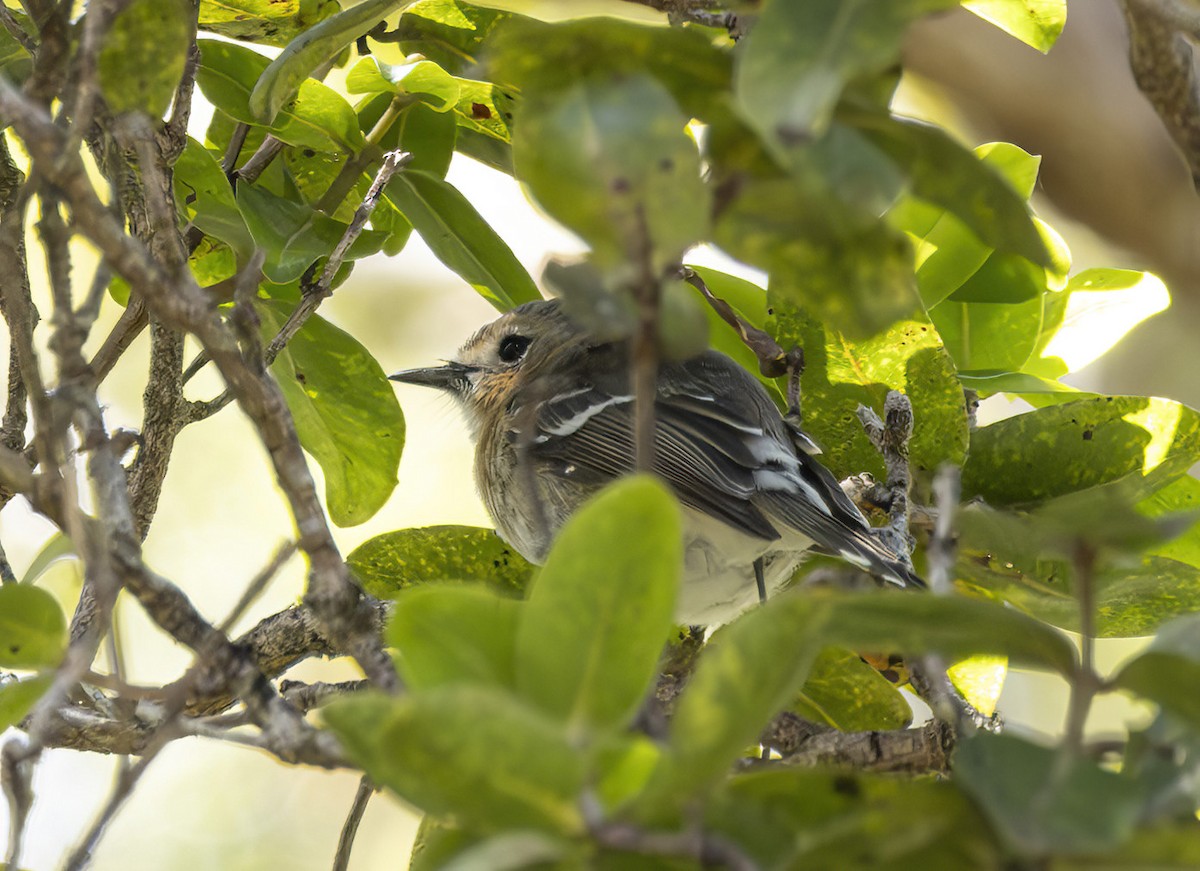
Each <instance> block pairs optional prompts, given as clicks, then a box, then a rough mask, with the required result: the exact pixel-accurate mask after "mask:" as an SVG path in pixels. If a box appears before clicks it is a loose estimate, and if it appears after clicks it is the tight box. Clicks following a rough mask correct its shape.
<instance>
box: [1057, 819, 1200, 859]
mask: <svg viewBox="0 0 1200 871" xmlns="http://www.w3.org/2000/svg"><path fill="white" fill-rule="evenodd" d="M1198 865H1200V823H1197V821H1196V819H1195V817H1193V818H1191V819H1185V820H1175V821H1173V822H1171V823H1169V824H1166V825H1157V826H1147V827H1143V828H1140V829H1138V830H1137V831H1135V832H1134V833H1133V835H1132V837H1130V839H1129V840H1128V841H1126V842H1125V843H1124V844H1122V845H1121V846H1119V847H1117V848H1115V849H1112V850H1105V851H1104V852H1103V853H1093V854H1091V855H1079V856H1056V857H1054V858H1053V859H1052V860H1051V861H1050V864H1049V866H1048V868H1049V871H1096V869H1098V868H1105V869H1111V871H1122V869H1129V871H1145V869H1149V868H1153V869H1155V871H1170V869H1175V868H1178V869H1180V871H1184V869H1192V868H1195V867H1197V866H1198Z"/></svg>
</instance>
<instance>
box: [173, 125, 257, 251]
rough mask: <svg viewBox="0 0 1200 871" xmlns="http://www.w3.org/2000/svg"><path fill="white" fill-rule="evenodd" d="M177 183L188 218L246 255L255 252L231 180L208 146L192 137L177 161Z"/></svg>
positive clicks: (178, 201) (177, 199)
mask: <svg viewBox="0 0 1200 871" xmlns="http://www.w3.org/2000/svg"><path fill="white" fill-rule="evenodd" d="M174 184H175V202H176V204H177V205H178V206H179V207H180V209H181V210H182V212H183V214H184V217H185V219H186V220H188V221H190V222H191V223H192V224H194V225H195V226H196V227H198V228H199V229H200V230H202V231H203V232H204V233H206V234H207V235H209V236H212V237H214V238H216V239H220V240H221V241H222V242H226V243H228V244H229V245H230V246H232V247H233V249H234V250H235V251H237V252H238V254H240V255H242V256H243V257H249V256H250V255H251V254H252V253H253V252H254V238H253V237H252V236H251V235H250V231H249V230H248V229H247V228H246V219H245V218H243V217H242V211H241V209H239V208H238V204H237V200H235V199H234V197H233V188H231V187H230V186H229V179H228V178H226V176H225V173H224V171H223V170H222V169H221V165H220V164H219V163H217V161H216V158H214V157H213V156H212V154H211V153H210V152H209V151H208V149H206V148H205V147H204V146H203V145H201V144H200V143H199V142H197V141H196V140H195V139H192V138H191V137H190V136H189V137H188V140H187V144H186V145H185V146H184V149H183V153H182V154H180V155H179V159H178V160H177V161H175V172H174Z"/></svg>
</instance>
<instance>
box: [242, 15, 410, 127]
mask: <svg viewBox="0 0 1200 871" xmlns="http://www.w3.org/2000/svg"><path fill="white" fill-rule="evenodd" d="M404 3H405V0H362V2H361V3H359V4H358V5H356V6H353V7H351V8H350V9H345V10H343V11H341V12H338V13H337V14H336V15H331V16H329V17H328V18H326V19H324V20H323V21H321V22H320V23H318V24H316V25H314V26H313V27H310V28H308V29H307V30H305V31H304V32H303V33H301V34H300V35H299V36H297V37H296V38H295V39H293V40H292V41H291V42H289V43H288V44H287V47H286V48H285V49H284V50H283V51H282V52H281V53H280V55H279V57H277V58H275V60H273V61H271V63H270V65H269V66H268V67H267V68H266V69H265V70H264V71H263V73H262V74H261V75H260V76H259V78H258V81H257V83H256V84H255V85H254V89H253V91H252V92H251V94H250V97H249V100H248V104H247V105H248V106H249V109H250V113H251V114H252V115H253V116H254V118H255V119H256V120H257V121H258V122H259V123H261V124H271V123H273V122H274V121H275V116H276V115H278V114H279V111H280V109H282V108H283V106H284V104H285V103H287V102H289V101H290V100H292V99H293V98H294V97H295V96H296V92H297V90H300V92H301V99H303V91H302V90H301V84H302V83H303V82H304V81H305V80H306V79H307V78H308V77H309V74H310V73H311V72H312V71H313V70H315V69H316V68H317V67H319V66H320V65H321V64H323V63H325V62H326V61H327V60H330V59H331V58H333V57H334V56H335V55H336V54H337V53H338V52H340V51H341V50H342V49H344V48H345V47H346V46H348V45H350V43H352V42H354V41H355V40H356V39H358V38H359V37H360V36H363V35H365V34H366V33H367V31H369V30H370V29H371V28H373V27H374V26H375V25H377V24H379V23H380V22H381V21H383V20H384V19H385V18H386V17H387V16H388V15H390V14H391V13H392V12H393V11H394V10H396V9H398V8H399V7H401V6H403V5H404Z"/></svg>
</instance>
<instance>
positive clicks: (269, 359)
mask: <svg viewBox="0 0 1200 871" xmlns="http://www.w3.org/2000/svg"><path fill="white" fill-rule="evenodd" d="M412 159H413V156H412V155H411V154H409V153H408V152H404V151H389V152H388V153H387V154H385V155H384V156H383V164H382V165H381V166H380V167H379V172H377V173H376V174H375V180H374V181H373V182H372V183H371V187H370V189H369V190H368V191H367V195H366V196H365V197H363V201H362V203H361V204H360V205H359V207H358V209H356V210H355V212H354V218H353V220H351V221H350V224H349V226H347V227H346V230H345V232H344V233H342V238H341V239H339V240H338V243H337V245H335V246H334V249H333V252H332V253H331V254H330V255H329V259H328V260H326V261H325V268H324V269H323V270H322V271H321V277H320V278H319V279H317V282H316V284H314V285H312V286H311V287H305V288H304V292H303V294H302V295H301V297H300V303H299V304H298V305H297V306H296V308H295V309H294V310H293V311H292V313H291V315H289V316H288V319H287V321H286V322H285V323H284V325H283V326H282V327H281V328H280V329H279V332H278V333H277V334H276V336H275V338H273V339H272V340H271V343H270V344H269V345H268V346H267V351H266V357H265V359H266V364H267V365H268V366H270V365H271V364H272V363H273V362H275V358H276V357H277V356H279V352H280V351H282V350H283V348H284V347H285V346H286V345H287V343H288V342H290V341H291V340H292V337H293V336H295V335H296V333H297V332H299V331H300V328H301V327H302V326H304V323H305V321H307V320H308V319H309V317H311V316H312V313H313V312H315V311H316V310H317V307H318V306H320V305H321V303H322V302H323V301H324V300H325V299H326V298H327V297H328V296H329V295H330V294H332V293H333V290H332V287H333V279H334V277H335V276H336V275H337V271H338V270H339V269H340V268H341V266H342V261H343V260H344V259H345V257H346V253H347V252H348V251H349V250H350V246H351V245H353V244H354V242H355V240H356V239H358V237H359V236H360V235H361V234H362V231H363V229H365V228H366V226H367V221H368V220H369V219H370V217H371V213H372V212H373V211H375V206H376V205H377V204H378V203H379V198H380V196H381V195H382V194H383V188H384V187H385V186H386V185H387V183H388V182H389V181H391V180H392V176H394V175H395V174H396V173H397V172H398V171H400V170H401V169H403V168H404V167H405V166H407V165H408V164H409V163H411V162H412Z"/></svg>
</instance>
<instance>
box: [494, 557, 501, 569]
mask: <svg viewBox="0 0 1200 871" xmlns="http://www.w3.org/2000/svg"><path fill="white" fill-rule="evenodd" d="M492 567H493V568H497V569H498V568H500V560H498V559H494V560H492Z"/></svg>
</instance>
